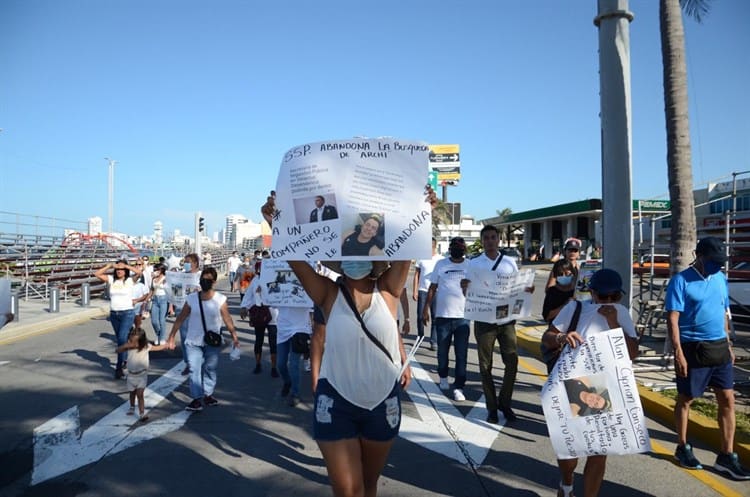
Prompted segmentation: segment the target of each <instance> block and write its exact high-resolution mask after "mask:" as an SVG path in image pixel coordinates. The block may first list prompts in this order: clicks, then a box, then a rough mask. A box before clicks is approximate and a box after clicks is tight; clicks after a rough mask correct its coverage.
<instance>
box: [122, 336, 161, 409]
mask: <svg viewBox="0 0 750 497" xmlns="http://www.w3.org/2000/svg"><path fill="white" fill-rule="evenodd" d="M165 348H167V345H166V344H164V345H151V344H150V343H148V338H147V337H146V332H145V331H144V330H143V328H137V327H133V329H132V330H130V334H129V335H128V341H127V342H126V343H124V344H123V345H120V346H119V347H117V352H118V353H123V352H124V353H127V356H128V378H127V382H128V391H129V392H130V408H129V409H128V412H127V414H128V415H131V416H132V415H133V414H134V413H135V401H136V399H138V415H139V420H140V421H141V422H145V421H147V420H148V416H147V415H146V404H145V401H144V398H143V393H144V391H145V390H146V385H147V384H148V367H149V352H151V351H158V350H164V349H165Z"/></svg>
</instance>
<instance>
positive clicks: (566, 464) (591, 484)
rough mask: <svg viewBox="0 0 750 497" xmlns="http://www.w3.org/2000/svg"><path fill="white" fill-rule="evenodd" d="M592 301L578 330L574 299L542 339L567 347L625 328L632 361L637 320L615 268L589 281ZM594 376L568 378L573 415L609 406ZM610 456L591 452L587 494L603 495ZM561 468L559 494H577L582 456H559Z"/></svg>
mask: <svg viewBox="0 0 750 497" xmlns="http://www.w3.org/2000/svg"><path fill="white" fill-rule="evenodd" d="M588 287H589V290H591V298H592V300H590V301H587V302H584V303H583V307H582V308H581V311H580V319H579V321H578V326H576V327H575V329H568V328H569V327H570V323H571V320H572V317H573V314H574V313H575V309H576V307H577V304H576V301H575V300H572V301H570V302H569V303H568V304H567V305H565V307H563V308H562V310H560V312H559V314H558V315H557V317H556V318H555V319H554V320H553V321H552V323H551V324H550V326H549V329H548V330H547V331H546V332H545V333H544V335H543V336H542V341H543V342H544V344H545V346H547V348H548V349H549V350H555V349H560V348H561V347H563V346H570V347H572V348H576V347H579V346H581V345H582V344H584V343H585V341H586V337H587V335H589V334H593V333H598V332H602V331H607V330H613V329H616V328H622V331H623V334H624V339H625V342H626V346H627V350H628V354H629V355H630V359H631V360H632V359H633V358H634V357H635V356H636V355H637V354H638V340H637V336H636V332H635V326H634V325H633V320H632V319H631V317H630V313H629V312H628V310H627V308H626V307H625V306H623V305H621V304H620V303H619V302H620V299H622V296H623V294H624V293H625V292H624V290H623V289H622V278H621V277H620V275H619V274H618V273H617V272H616V271H614V270H612V269H600V270H598V271H596V272H595V273H594V274H593V275H592V276H591V280H590V281H589V284H588ZM591 383H592V382H591V378H586V377H581V378H571V379H568V380H565V389H566V392H567V395H568V400H569V402H570V406H571V413H572V415H573V416H588V415H593V414H597V413H601V412H604V411H606V410H608V409H609V395H608V394H607V393H606V392H605V391H603V390H602V389H601V388H596V387H594V386H593V385H592V384H591ZM606 464H607V456H606V455H589V456H588V457H587V458H586V466H585V468H584V470H583V483H584V493H583V495H584V496H586V497H595V496H596V495H598V494H599V489H600V488H601V485H602V481H603V480H604V471H605V469H606ZM557 465H558V467H559V468H560V487H559V489H558V492H557V495H558V496H559V497H569V496H571V495H573V477H574V473H575V469H576V466H577V465H578V458H567V459H558V460H557Z"/></svg>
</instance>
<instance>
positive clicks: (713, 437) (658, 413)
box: [516, 323, 750, 463]
mask: <svg viewBox="0 0 750 497" xmlns="http://www.w3.org/2000/svg"><path fill="white" fill-rule="evenodd" d="M546 327H547V326H546V325H543V324H541V323H540V324H538V325H531V326H525V327H522V328H521V327H519V328H517V329H516V336H517V340H518V346H519V347H520V348H522V349H523V350H525V351H526V352H527V353H528V354H529V355H531V356H532V357H535V358H536V359H539V360H540V361H541V360H542V353H541V350H540V349H539V342H540V339H539V338H537V337H536V336H534V335H532V334H529V333H528V332H529V331H531V330H534V331H542V330H544V329H546ZM638 394H639V395H640V397H641V404H642V405H643V410H644V411H645V412H646V413H648V415H649V416H651V417H652V418H654V419H656V420H658V421H659V422H661V423H662V424H664V425H666V426H668V427H670V428H673V427H674V406H675V401H674V400H672V399H670V398H669V397H665V396H663V395H661V394H659V393H658V392H652V391H651V390H649V389H648V388H646V387H643V386H641V385H638ZM688 433H689V434H690V437H691V438H693V439H695V440H699V441H701V442H702V443H704V444H706V445H707V446H708V447H710V448H711V449H713V450H714V451H715V452H716V453H717V454H718V453H719V452H720V450H721V436H720V432H719V425H718V423H717V422H716V420H715V419H710V418H708V417H706V416H704V415H702V414H700V413H698V412H695V411H690V418H689V419H688ZM734 451H735V452H736V453H737V455H738V456H739V458H740V461H745V463H747V461H750V443H747V442H746V441H743V442H740V441H738V440H737V435H735V441H734Z"/></svg>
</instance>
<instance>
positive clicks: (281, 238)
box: [270, 138, 432, 261]
mask: <svg viewBox="0 0 750 497" xmlns="http://www.w3.org/2000/svg"><path fill="white" fill-rule="evenodd" d="M428 156H429V147H428V146H427V144H426V143H422V142H414V141H404V140H397V139H393V138H377V139H362V138H352V139H347V140H334V141H325V142H317V143H309V144H306V145H301V146H299V147H294V148H292V149H290V150H289V151H288V152H287V153H286V154H285V155H284V158H283V159H282V161H281V167H280V169H279V177H278V180H277V183H276V212H275V213H274V216H273V231H272V235H273V241H272V246H271V251H270V253H271V258H273V259H281V260H309V261H317V260H343V259H365V258H366V259H371V260H406V259H425V258H429V257H430V255H431V237H432V212H431V209H430V205H429V204H428V203H427V202H425V197H426V196H425V186H426V184H427V178H428V165H429V160H428Z"/></svg>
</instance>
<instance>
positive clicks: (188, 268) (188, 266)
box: [183, 262, 193, 273]
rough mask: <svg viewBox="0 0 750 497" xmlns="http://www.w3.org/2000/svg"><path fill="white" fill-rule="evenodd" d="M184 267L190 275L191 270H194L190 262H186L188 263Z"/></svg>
mask: <svg viewBox="0 0 750 497" xmlns="http://www.w3.org/2000/svg"><path fill="white" fill-rule="evenodd" d="M183 267H184V268H185V272H186V273H189V272H190V270H191V269H192V268H193V265H192V264H190V263H189V262H186V263H185V264H184V265H183Z"/></svg>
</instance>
